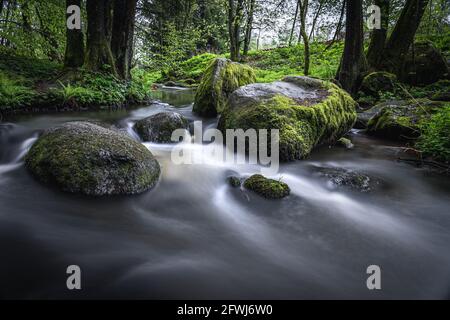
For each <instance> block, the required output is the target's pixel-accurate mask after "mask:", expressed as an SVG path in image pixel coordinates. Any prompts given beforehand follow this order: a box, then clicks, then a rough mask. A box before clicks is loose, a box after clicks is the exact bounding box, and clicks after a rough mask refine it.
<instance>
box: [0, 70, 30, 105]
mask: <svg viewBox="0 0 450 320" xmlns="http://www.w3.org/2000/svg"><path fill="white" fill-rule="evenodd" d="M34 96H35V92H34V91H33V90H31V89H30V88H27V87H25V86H23V85H22V84H20V83H18V82H17V81H14V80H11V79H10V78H9V77H7V76H6V75H4V74H0V109H3V110H5V109H10V108H17V107H21V106H29V105H30V103H31V101H32V99H33V97H34Z"/></svg>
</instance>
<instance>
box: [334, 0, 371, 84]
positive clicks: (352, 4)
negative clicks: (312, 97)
mask: <svg viewBox="0 0 450 320" xmlns="http://www.w3.org/2000/svg"><path fill="white" fill-rule="evenodd" d="M346 12H347V19H346V22H345V45H344V53H343V55H342V60H341V65H340V67H339V71H338V75H337V79H338V80H339V82H340V83H341V85H342V87H343V88H344V89H345V90H347V91H348V92H350V93H356V91H357V89H358V84H359V83H358V80H359V77H360V74H361V72H362V71H363V70H364V67H365V61H364V54H363V49H364V48H363V15H362V0H353V1H347V5H346Z"/></svg>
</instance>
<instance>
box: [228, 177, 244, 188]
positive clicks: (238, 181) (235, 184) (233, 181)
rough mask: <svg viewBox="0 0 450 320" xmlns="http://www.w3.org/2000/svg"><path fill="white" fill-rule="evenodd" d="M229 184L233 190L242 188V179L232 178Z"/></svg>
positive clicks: (229, 178)
mask: <svg viewBox="0 0 450 320" xmlns="http://www.w3.org/2000/svg"><path fill="white" fill-rule="evenodd" d="M227 181H228V184H229V185H230V186H232V187H233V188H238V187H240V186H241V179H239V178H238V177H236V176H230V177H228V178H227Z"/></svg>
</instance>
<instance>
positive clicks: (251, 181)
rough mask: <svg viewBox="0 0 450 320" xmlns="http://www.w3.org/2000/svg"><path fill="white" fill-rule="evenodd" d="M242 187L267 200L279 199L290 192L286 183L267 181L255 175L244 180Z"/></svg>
mask: <svg viewBox="0 0 450 320" xmlns="http://www.w3.org/2000/svg"><path fill="white" fill-rule="evenodd" d="M244 187H246V188H247V189H249V190H252V191H254V192H256V193H257V194H259V195H260V196H262V197H264V198H267V199H281V198H284V197H286V196H288V195H289V194H290V192H291V189H290V188H289V186H288V185H287V184H286V183H284V182H281V181H277V180H273V179H268V178H266V177H264V176H262V175H260V174H255V175H253V176H251V177H250V178H248V179H247V180H245V182H244Z"/></svg>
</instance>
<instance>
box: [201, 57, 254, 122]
mask: <svg viewBox="0 0 450 320" xmlns="http://www.w3.org/2000/svg"><path fill="white" fill-rule="evenodd" d="M255 81H256V76H255V73H254V71H253V69H252V68H250V67H248V66H245V65H242V64H239V63H235V62H232V61H231V60H227V59H216V60H214V61H213V62H212V63H211V64H210V66H209V67H208V69H207V70H206V71H205V74H204V75H203V78H202V82H201V83H200V86H199V87H198V89H197V92H196V95H195V103H194V108H193V111H194V112H195V113H197V114H199V115H201V116H204V117H215V116H217V114H220V113H221V112H222V111H223V109H224V107H225V105H226V102H227V99H228V96H229V95H230V94H231V93H232V92H233V91H234V90H236V89H237V88H239V87H241V86H244V85H247V84H250V83H254V82H255Z"/></svg>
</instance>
